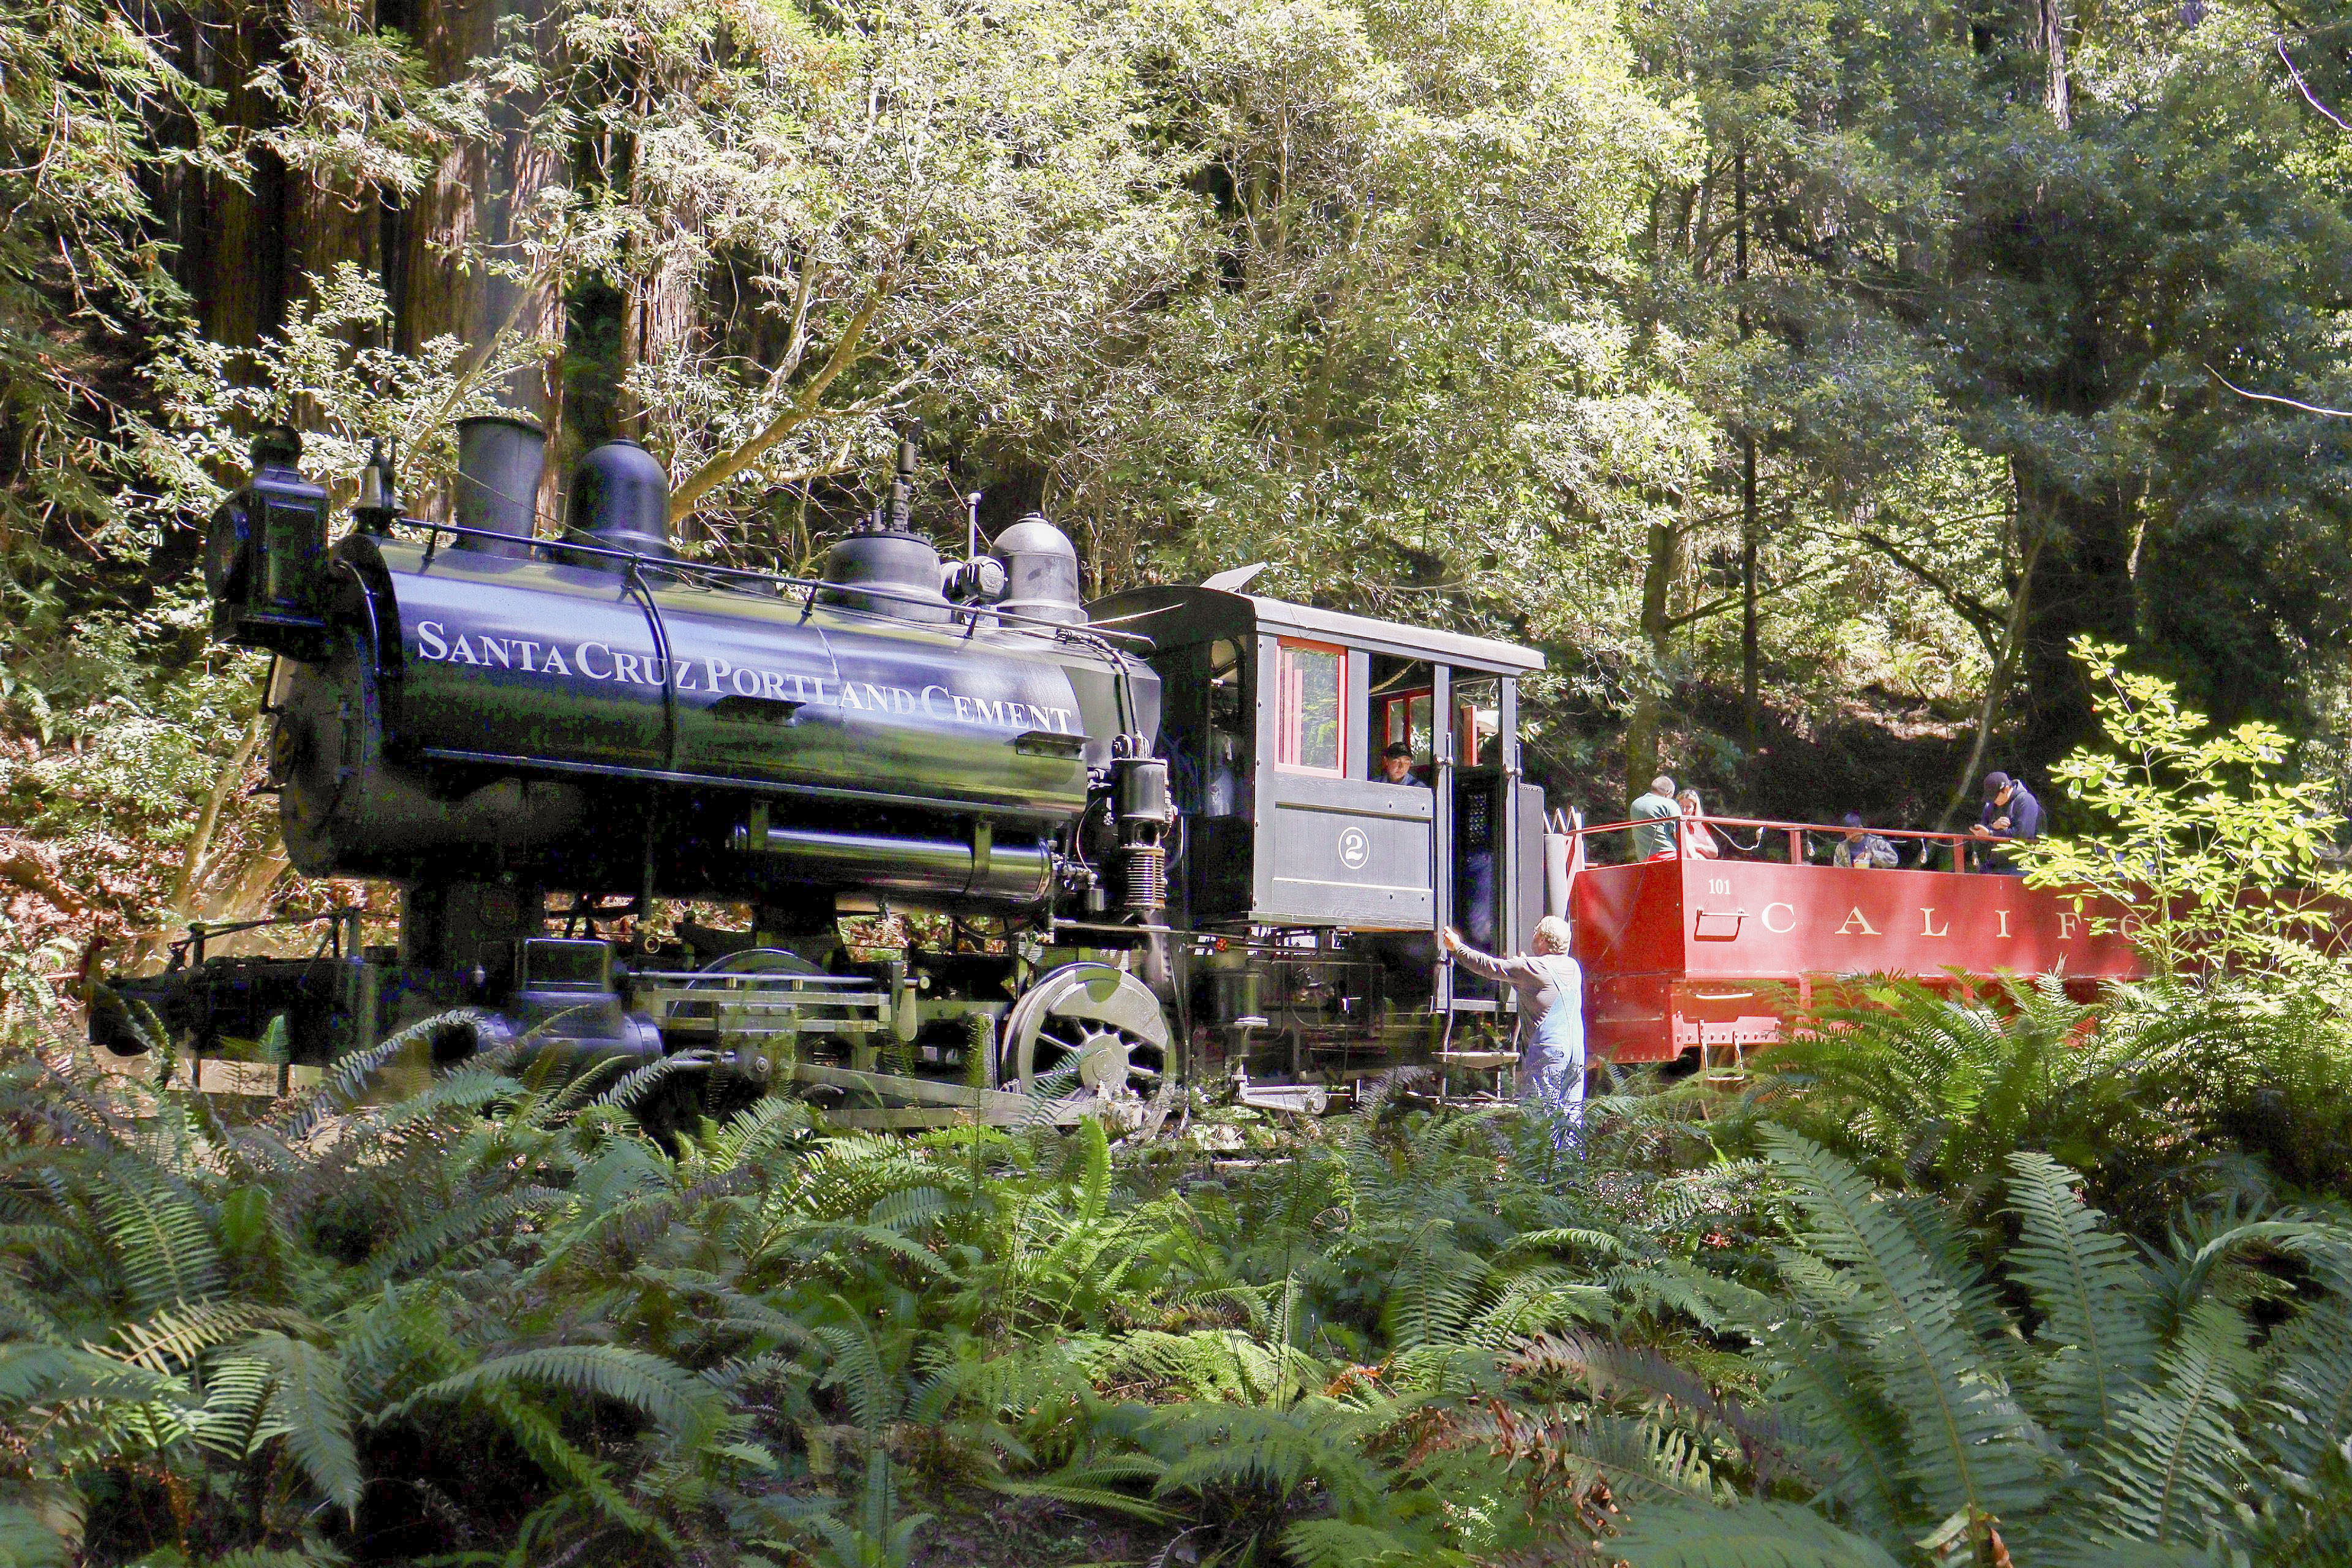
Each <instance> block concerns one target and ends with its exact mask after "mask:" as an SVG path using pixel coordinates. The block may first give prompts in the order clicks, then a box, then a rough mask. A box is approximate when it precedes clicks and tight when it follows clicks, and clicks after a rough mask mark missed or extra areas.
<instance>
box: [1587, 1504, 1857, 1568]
mask: <svg viewBox="0 0 2352 1568" xmlns="http://www.w3.org/2000/svg"><path fill="white" fill-rule="evenodd" d="M1608 1550H1609V1552H1610V1554H1611V1555H1612V1556H1615V1557H1618V1558H1621V1559H1622V1560H1623V1561H1624V1562H1625V1563H1627V1564H1629V1565H1630V1568H1899V1565H1898V1563H1897V1562H1896V1560H1895V1558H1894V1557H1893V1556H1891V1555H1890V1554H1889V1553H1888V1552H1886V1550H1885V1548H1884V1547H1882V1546H1880V1545H1879V1544H1878V1543H1877V1542H1873V1541H1870V1540H1868V1539H1866V1538H1864V1537H1863V1536H1859V1535H1854V1534H1852V1533H1850V1532H1848V1531H1843V1530H1840V1529H1839V1528H1838V1527H1837V1526H1836V1525H1834V1524H1832V1523H1830V1522H1829V1521H1827V1520H1825V1519H1823V1518H1822V1516H1821V1515H1819V1514H1817V1513H1814V1512H1812V1511H1811V1510H1809V1509H1804V1508H1800V1507H1797V1506H1795V1505H1794V1504H1791V1503H1783V1502H1749V1503H1742V1504H1740V1505H1738V1507H1734V1508H1691V1507H1679V1508H1677V1507H1665V1508H1654V1509H1645V1510H1643V1511H1642V1512H1641V1513H1639V1514H1638V1515H1636V1516H1635V1517H1634V1519H1633V1522H1632V1524H1630V1525H1629V1526H1628V1527H1627V1528H1626V1530H1625V1532H1624V1533H1623V1534H1622V1535H1620V1536H1618V1537H1617V1538H1616V1539H1615V1540H1613V1541H1612V1542H1609V1548H1608Z"/></svg>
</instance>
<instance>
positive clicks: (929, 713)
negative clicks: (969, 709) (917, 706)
mask: <svg viewBox="0 0 2352 1568" xmlns="http://www.w3.org/2000/svg"><path fill="white" fill-rule="evenodd" d="M934 691H936V692H938V693H939V694H940V696H942V697H946V696H949V695H950V692H949V691H948V689H947V688H946V687H944V686H926V687H924V688H923V716H924V717H925V718H928V719H936V718H938V717H939V714H938V713H937V712H935V711H934V710H932V708H931V693H932V692H934Z"/></svg>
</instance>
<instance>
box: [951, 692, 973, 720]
mask: <svg viewBox="0 0 2352 1568" xmlns="http://www.w3.org/2000/svg"><path fill="white" fill-rule="evenodd" d="M955 713H956V718H957V719H959V720H960V721H962V722H964V723H966V724H969V723H971V721H972V717H971V698H969V697H959V698H957V699H956V700H955Z"/></svg>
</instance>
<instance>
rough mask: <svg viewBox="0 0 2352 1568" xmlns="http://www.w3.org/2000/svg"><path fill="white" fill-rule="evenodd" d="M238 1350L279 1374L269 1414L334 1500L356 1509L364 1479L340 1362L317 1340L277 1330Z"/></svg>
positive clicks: (299, 1461) (314, 1482) (322, 1489)
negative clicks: (294, 1336)
mask: <svg viewBox="0 0 2352 1568" xmlns="http://www.w3.org/2000/svg"><path fill="white" fill-rule="evenodd" d="M239 1349H240V1350H241V1351H242V1352H243V1353H245V1354H247V1355H250V1356H252V1357H254V1358H255V1359H256V1360H257V1361H259V1362H260V1363H262V1364H264V1365H265V1366H267V1367H268V1368H269V1369H270V1371H271V1372H273V1373H276V1374H277V1387H276V1388H275V1389H274V1390H272V1391H271V1394H270V1400H269V1412H268V1414H269V1419H270V1421H271V1422H272V1424H273V1425H275V1426H278V1428H279V1430H280V1431H281V1432H282V1434H283V1435H284V1436H285V1439H286V1449H287V1452H289V1453H290V1454H292V1455H293V1456H294V1462H295V1463H296V1464H298V1465H299V1466H301V1467H302V1472H303V1474H305V1475H307V1476H309V1477H310V1481H311V1484H312V1485H314V1486H316V1487H317V1488H318V1489H319V1490H320V1493H322V1494H323V1495H324V1496H325V1497H326V1498H327V1500H329V1501H330V1502H332V1503H334V1504H335V1505H336V1506H337V1507H338V1508H341V1510H343V1512H344V1514H345V1516H346V1517H348V1516H350V1515H351V1514H352V1513H355V1512H356V1511H357V1510H358V1509H359V1506H360V1489H361V1487H362V1485H363V1484H364V1483H363V1481H362V1477H361V1475H360V1458H359V1450H358V1448H357V1447H355V1446H354V1445H353V1443H352V1406H351V1394H350V1391H349V1390H348V1389H346V1388H345V1387H344V1385H343V1369H342V1366H341V1363H339V1362H338V1361H336V1359H335V1358H334V1357H333V1356H331V1355H329V1354H328V1353H327V1352H325V1351H322V1350H320V1348H319V1347H318V1346H316V1345H314V1344H310V1343H309V1342H306V1341H303V1340H294V1339H289V1338H287V1337H286V1336H285V1335H284V1334H280V1333H275V1332H273V1333H264V1334H256V1335H255V1336H254V1337H253V1338H252V1339H250V1340H248V1341H247V1342H245V1344H244V1345H242V1346H240V1347H239Z"/></svg>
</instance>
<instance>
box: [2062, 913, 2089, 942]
mask: <svg viewBox="0 0 2352 1568" xmlns="http://www.w3.org/2000/svg"><path fill="white" fill-rule="evenodd" d="M2082 918H2083V917H2082V916H2080V915H2078V914H2076V913H2074V910H2059V911H2058V940H2059V941H2060V942H2065V941H2068V940H2069V939H2071V938H2072V937H2073V936H2074V927H2075V924H2076V923H2077V922H2078V921H2081V920H2082Z"/></svg>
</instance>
